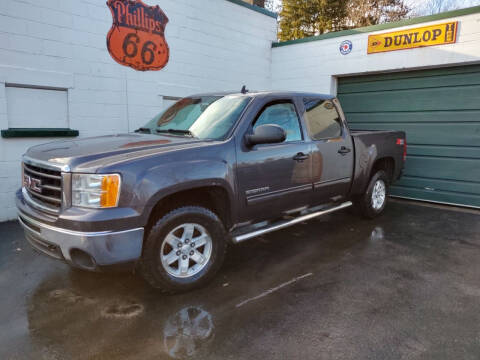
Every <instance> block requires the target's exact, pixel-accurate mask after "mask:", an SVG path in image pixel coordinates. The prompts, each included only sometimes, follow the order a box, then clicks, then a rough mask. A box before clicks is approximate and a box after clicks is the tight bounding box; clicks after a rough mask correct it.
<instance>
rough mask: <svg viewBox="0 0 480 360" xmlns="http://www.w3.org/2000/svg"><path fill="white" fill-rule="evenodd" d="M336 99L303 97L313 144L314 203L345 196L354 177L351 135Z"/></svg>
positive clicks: (308, 129) (304, 113) (336, 199)
mask: <svg viewBox="0 0 480 360" xmlns="http://www.w3.org/2000/svg"><path fill="white" fill-rule="evenodd" d="M335 101H336V100H325V99H319V98H304V99H303V105H304V112H303V117H304V120H305V121H304V122H305V124H306V127H307V132H308V135H309V137H310V139H311V141H312V144H313V146H312V148H313V149H312V169H313V170H312V179H313V180H312V181H313V189H314V190H313V193H314V194H313V195H314V196H313V199H314V202H315V204H319V203H322V202H329V201H338V200H341V199H342V198H345V197H346V196H347V195H348V193H349V190H350V184H351V180H352V176H353V167H354V164H353V161H354V149H353V143H352V138H351V136H350V133H349V131H348V128H347V127H346V124H345V122H344V120H342V117H341V115H340V112H339V110H338V109H337V107H336V104H335Z"/></svg>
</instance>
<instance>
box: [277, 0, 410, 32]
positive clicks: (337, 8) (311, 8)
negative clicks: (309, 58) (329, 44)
mask: <svg viewBox="0 0 480 360" xmlns="http://www.w3.org/2000/svg"><path fill="white" fill-rule="evenodd" d="M282 5H283V6H282V11H281V12H280V24H279V26H280V31H279V39H280V40H281V41H285V40H293V39H300V38H304V37H307V36H312V35H319V34H323V33H325V32H330V31H338V30H344V29H350V28H356V27H361V26H369V25H375V24H379V23H384V22H390V21H396V20H400V19H402V18H404V17H406V16H407V14H408V12H409V11H410V9H409V8H408V6H407V5H406V4H405V3H404V0H283V4H282Z"/></svg>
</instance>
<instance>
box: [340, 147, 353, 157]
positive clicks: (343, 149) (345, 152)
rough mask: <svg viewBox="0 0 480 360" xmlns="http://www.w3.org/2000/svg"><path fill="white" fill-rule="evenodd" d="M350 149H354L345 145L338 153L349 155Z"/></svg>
mask: <svg viewBox="0 0 480 360" xmlns="http://www.w3.org/2000/svg"><path fill="white" fill-rule="evenodd" d="M350 151H352V150H350V149H349V148H347V147H345V146H342V147H341V148H340V150H338V153H339V154H342V155H347V154H348V153H349V152H350Z"/></svg>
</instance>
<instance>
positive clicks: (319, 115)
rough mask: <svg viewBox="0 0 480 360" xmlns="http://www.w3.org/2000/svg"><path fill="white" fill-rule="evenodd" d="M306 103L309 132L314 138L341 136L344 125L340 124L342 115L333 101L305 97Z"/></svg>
mask: <svg viewBox="0 0 480 360" xmlns="http://www.w3.org/2000/svg"><path fill="white" fill-rule="evenodd" d="M304 103H305V110H306V112H305V120H306V121H307V127H308V133H309V134H310V137H311V138H312V139H313V140H320V139H328V138H336V137H339V136H341V134H342V127H341V125H340V117H339V116H338V113H337V109H335V106H334V105H333V103H332V102H331V101H328V100H320V99H305V100H304Z"/></svg>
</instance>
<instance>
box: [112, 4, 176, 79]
mask: <svg viewBox="0 0 480 360" xmlns="http://www.w3.org/2000/svg"><path fill="white" fill-rule="evenodd" d="M107 5H108V7H109V8H110V11H111V13H112V17H113V24H112V28H111V29H110V31H109V32H108V36H107V48H108V51H109V53H110V55H111V56H112V58H113V59H114V60H115V61H116V62H118V63H119V64H121V65H125V66H130V67H131V68H134V69H136V70H140V71H147V70H161V69H163V68H164V67H165V65H167V63H168V59H169V55H170V50H169V48H168V44H167V41H166V40H165V27H166V26H167V23H168V18H167V16H166V15H165V13H164V12H163V11H162V10H161V9H160V7H159V6H158V5H157V6H148V5H146V4H144V3H143V2H142V1H141V0H108V1H107Z"/></svg>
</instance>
